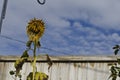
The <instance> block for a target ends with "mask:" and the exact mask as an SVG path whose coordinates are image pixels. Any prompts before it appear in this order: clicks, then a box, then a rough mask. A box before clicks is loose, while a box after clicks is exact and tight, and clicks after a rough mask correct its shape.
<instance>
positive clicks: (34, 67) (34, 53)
mask: <svg viewBox="0 0 120 80" xmlns="http://www.w3.org/2000/svg"><path fill="white" fill-rule="evenodd" d="M33 57H34V61H33V80H34V77H35V72H36V59H37V57H36V41H35V42H34V50H33Z"/></svg>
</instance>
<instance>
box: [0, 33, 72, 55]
mask: <svg viewBox="0 0 120 80" xmlns="http://www.w3.org/2000/svg"><path fill="white" fill-rule="evenodd" d="M0 37H2V38H5V39H9V40H12V41H16V42H20V43H22V44H26V42H25V41H21V40H18V39H15V38H12V37H8V36H5V35H1V34H0ZM41 48H42V49H46V50H49V51H53V52H57V53H61V54H64V55H70V54H69V53H65V52H62V51H58V50H55V49H51V48H48V47H41Z"/></svg>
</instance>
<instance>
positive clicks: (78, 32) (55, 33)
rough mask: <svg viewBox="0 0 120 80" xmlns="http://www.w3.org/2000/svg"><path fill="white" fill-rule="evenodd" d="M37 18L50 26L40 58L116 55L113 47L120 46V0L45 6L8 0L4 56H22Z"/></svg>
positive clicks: (65, 0) (1, 44)
mask: <svg viewBox="0 0 120 80" xmlns="http://www.w3.org/2000/svg"><path fill="white" fill-rule="evenodd" d="M3 1H4V0H0V12H1V11H2V6H3ZM41 1H43V0H41ZM34 17H36V18H39V19H42V20H43V21H44V22H45V25H46V30H45V34H44V36H43V37H42V38H41V40H40V41H41V45H42V47H41V49H39V51H38V54H41V53H42V54H46V53H47V54H49V55H113V50H112V47H113V46H114V45H116V44H119V43H120V33H119V31H120V0H46V3H45V4H44V5H40V4H38V3H37V0H8V5H7V11H6V16H5V19H4V21H3V26H2V32H1V35H4V36H7V37H2V36H0V55H21V54H22V52H23V51H24V50H25V49H26V46H25V43H24V42H27V40H28V37H27V35H26V26H27V23H28V22H29V20H30V19H32V18H34ZM7 38H9V39H7ZM11 39H12V40H11ZM15 40H18V41H15ZM19 41H23V42H19ZM30 54H31V53H30Z"/></svg>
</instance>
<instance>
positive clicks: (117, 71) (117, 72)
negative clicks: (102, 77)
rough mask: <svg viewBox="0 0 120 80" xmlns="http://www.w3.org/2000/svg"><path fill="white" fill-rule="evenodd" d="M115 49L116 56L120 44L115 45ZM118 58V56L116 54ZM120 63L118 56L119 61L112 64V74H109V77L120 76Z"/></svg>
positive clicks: (115, 77)
mask: <svg viewBox="0 0 120 80" xmlns="http://www.w3.org/2000/svg"><path fill="white" fill-rule="evenodd" d="M113 49H114V55H115V56H116V55H117V54H118V52H119V50H120V46H119V45H115V46H114V47H113ZM116 58H117V56H116ZM118 65H120V59H119V58H117V62H116V63H114V64H112V65H111V68H110V71H111V75H110V76H109V79H110V78H112V80H116V79H117V77H120V67H119V66H118Z"/></svg>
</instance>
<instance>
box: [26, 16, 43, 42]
mask: <svg viewBox="0 0 120 80" xmlns="http://www.w3.org/2000/svg"><path fill="white" fill-rule="evenodd" d="M44 31H45V24H44V22H43V21H42V20H40V19H36V18H34V19H32V20H30V22H29V23H28V25H27V28H26V32H27V35H28V37H29V41H30V42H36V43H38V44H39V43H40V42H39V39H40V38H41V37H42V35H43V33H44Z"/></svg>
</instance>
